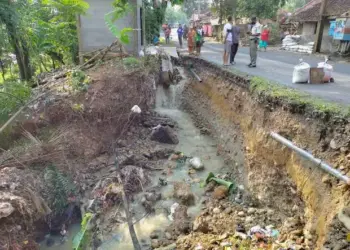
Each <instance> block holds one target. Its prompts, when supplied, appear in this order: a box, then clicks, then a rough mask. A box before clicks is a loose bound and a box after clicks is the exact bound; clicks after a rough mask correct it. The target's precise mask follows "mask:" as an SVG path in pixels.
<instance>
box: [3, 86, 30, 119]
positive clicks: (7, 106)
mask: <svg viewBox="0 0 350 250" xmlns="http://www.w3.org/2000/svg"><path fill="white" fill-rule="evenodd" d="M30 94H31V88H30V87H29V86H28V85H27V84H25V83H21V82H17V81H6V82H4V83H3V84H1V85H0V115H7V114H8V113H11V112H13V111H14V110H15V109H16V108H17V107H18V106H21V105H23V104H24V103H26V101H27V100H28V99H29V97H30Z"/></svg>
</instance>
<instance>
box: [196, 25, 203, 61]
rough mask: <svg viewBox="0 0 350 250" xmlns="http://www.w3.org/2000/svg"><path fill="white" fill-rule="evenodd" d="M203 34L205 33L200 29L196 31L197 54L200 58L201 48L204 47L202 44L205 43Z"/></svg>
mask: <svg viewBox="0 0 350 250" xmlns="http://www.w3.org/2000/svg"><path fill="white" fill-rule="evenodd" d="M202 34H203V31H202V29H201V28H200V27H199V28H198V29H196V37H195V40H196V54H197V55H198V56H199V55H200V54H201V47H202V43H203V40H202Z"/></svg>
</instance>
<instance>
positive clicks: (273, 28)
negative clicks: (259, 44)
mask: <svg viewBox="0 0 350 250" xmlns="http://www.w3.org/2000/svg"><path fill="white" fill-rule="evenodd" d="M269 29H270V41H269V44H271V45H277V44H279V43H280V29H279V26H278V24H276V23H272V24H270V25H269Z"/></svg>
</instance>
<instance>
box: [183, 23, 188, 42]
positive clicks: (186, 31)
mask: <svg viewBox="0 0 350 250" xmlns="http://www.w3.org/2000/svg"><path fill="white" fill-rule="evenodd" d="M187 34H188V27H187V25H186V24H185V25H184V35H183V38H184V40H186V39H187Z"/></svg>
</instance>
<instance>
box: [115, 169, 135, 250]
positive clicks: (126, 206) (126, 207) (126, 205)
mask: <svg viewBox="0 0 350 250" xmlns="http://www.w3.org/2000/svg"><path fill="white" fill-rule="evenodd" d="M117 176H118V181H119V182H120V184H121V185H122V187H123V190H122V197H123V205H124V210H125V216H126V220H127V222H128V227H129V232H130V236H131V240H132V244H133V245H134V249H135V250H141V246H140V243H139V241H138V239H137V235H136V232H135V228H134V223H132V217H131V216H130V211H129V202H128V198H127V197H126V195H125V189H124V183H123V180H122V178H121V176H120V173H118V174H117Z"/></svg>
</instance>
